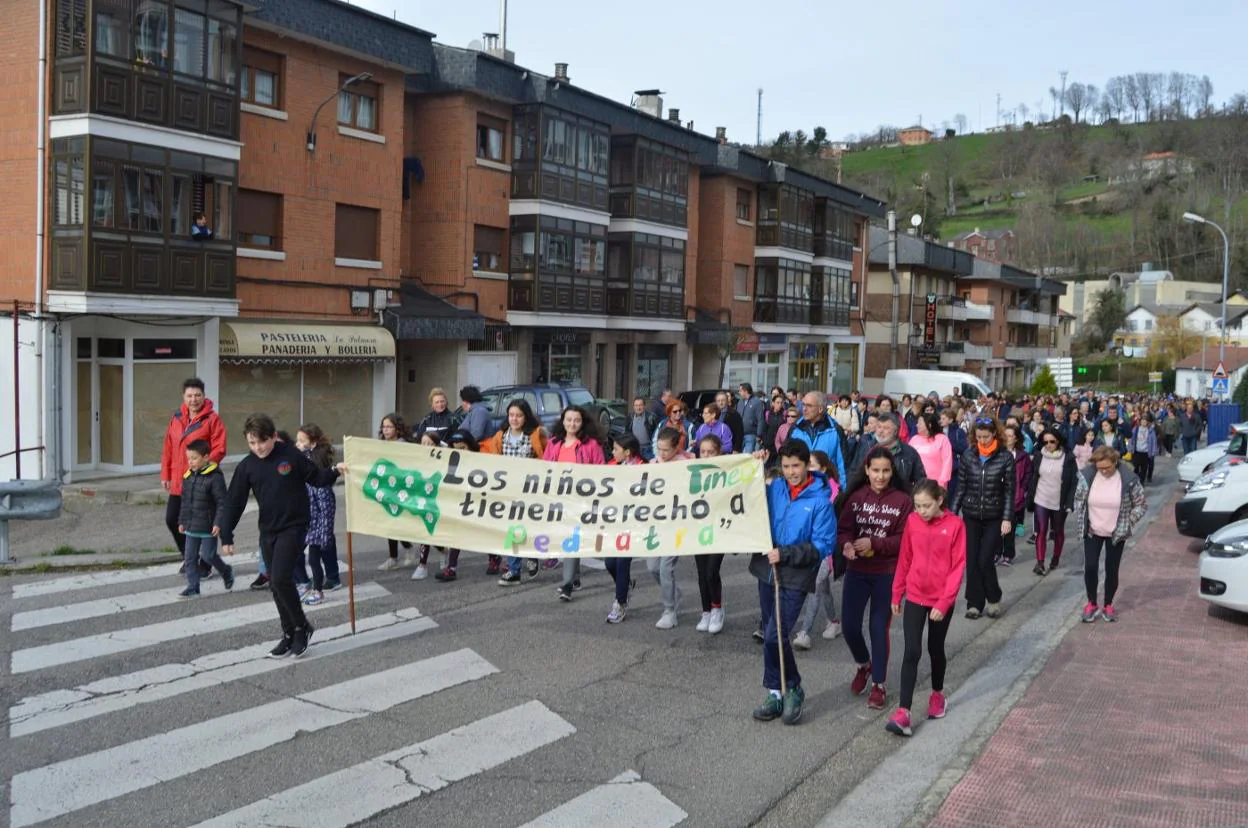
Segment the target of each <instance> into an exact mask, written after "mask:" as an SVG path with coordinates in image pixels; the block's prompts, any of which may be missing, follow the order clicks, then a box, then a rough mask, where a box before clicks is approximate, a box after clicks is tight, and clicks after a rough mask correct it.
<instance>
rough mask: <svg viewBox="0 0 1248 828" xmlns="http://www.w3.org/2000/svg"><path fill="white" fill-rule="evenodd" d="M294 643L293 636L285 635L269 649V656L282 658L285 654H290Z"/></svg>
mask: <svg viewBox="0 0 1248 828" xmlns="http://www.w3.org/2000/svg"><path fill="white" fill-rule="evenodd" d="M293 645H294V639H293V638H285V637H283V638H282V640H281V641H279V642H277V646H276V647H274V648H273V649H271V650H269V658H282V657H283V656H288V655H290V649H291V647H292V646H293Z"/></svg>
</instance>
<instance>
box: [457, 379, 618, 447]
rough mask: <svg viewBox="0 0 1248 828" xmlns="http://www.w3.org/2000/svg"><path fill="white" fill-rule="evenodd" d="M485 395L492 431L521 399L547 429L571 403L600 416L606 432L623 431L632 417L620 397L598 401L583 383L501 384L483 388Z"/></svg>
mask: <svg viewBox="0 0 1248 828" xmlns="http://www.w3.org/2000/svg"><path fill="white" fill-rule="evenodd" d="M481 396H482V398H483V399H484V400H485V404H486V406H487V407H488V408H489V409H490V427H489V433H490V434H493V433H494V432H496V431H498V430H499V429H500V428H502V427H503V425H504V423H505V422H506V420H507V404H508V403H510V402H511V401H512V400H514V399H517V398H519V399H522V400H525V401H527V402H528V404H529V406H530V407H531V408H532V409H533V413H534V414H536V415H537V418H538V419H539V420H541V421H542V426H543V427H544V428H545V429H546V431H547V432H549V431H550V429H551V427H552V426H553V425H554V424H555V423H557V422H558V421H559V415H560V413H562V411H563V409H565V408H567V407H568V406H569V405H579V406H581V407H583V408H585V409H586V410H587V411H589V412H590V413H591V414H593V415H594V416H595V417H597V418H598V428H599V430H600V431H601V432H602V433H603V434H604V435H607V436H615V435H616V434H623V433H624V431H625V430H626V429H627V428H628V417H627V415H626V414H625V413H624V412H625V408H624V404H623V403H622V402H621V401H620V400H596V399H594V395H593V394H591V393H590V392H589V389H587V388H583V387H581V386H579V385H560V384H557V383H550V384H540V383H535V384H532V385H497V386H495V387H493V388H487V389H485V390H484V391H482V392H481Z"/></svg>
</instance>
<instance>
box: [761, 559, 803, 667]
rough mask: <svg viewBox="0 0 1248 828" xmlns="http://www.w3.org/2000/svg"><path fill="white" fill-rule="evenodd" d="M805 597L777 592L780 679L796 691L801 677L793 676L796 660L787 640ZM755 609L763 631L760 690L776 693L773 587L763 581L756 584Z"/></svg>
mask: <svg viewBox="0 0 1248 828" xmlns="http://www.w3.org/2000/svg"><path fill="white" fill-rule="evenodd" d="M805 603H806V593H805V592H803V591H802V590H800V589H785V588H784V587H781V588H780V619H779V621H780V629H781V630H782V631H783V632H784V635H783V636H782V640H783V644H784V678H785V683H786V684H787V685H788V686H789V687H790V688H792V687H799V686H801V683H802V675H801V673H799V672H797V660H796V659H794V658H793V645H792V644H791V643H789V638H790V636H792V634H793V629H794V628H795V627H796V626H797V619H798V616H799V615H801V614H802V605H803V604H805ZM758 608H759V610H760V611H761V612H762V615H763V620H762V628H763V687H764V688H766V689H767V690H775V691H777V692H778V691H779V690H780V651H779V647H777V645H776V593H775V587H774V586H772V585H771V584H770V583H768V582H766V581H759V582H758Z"/></svg>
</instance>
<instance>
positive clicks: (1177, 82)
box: [1166, 72, 1191, 121]
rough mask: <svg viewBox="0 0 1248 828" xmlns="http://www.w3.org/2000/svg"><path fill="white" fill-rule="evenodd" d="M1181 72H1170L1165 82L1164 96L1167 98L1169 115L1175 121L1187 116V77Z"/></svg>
mask: <svg viewBox="0 0 1248 828" xmlns="http://www.w3.org/2000/svg"><path fill="white" fill-rule="evenodd" d="M1190 77H1191V76H1190V75H1185V74H1183V73H1182V72H1171V73H1170V78H1169V80H1168V81H1167V83H1166V97H1167V98H1168V102H1169V108H1170V117H1171V118H1173V119H1175V120H1176V121H1177V120H1179V119H1181V118H1184V117H1186V116H1187V101H1188V91H1187V90H1188V78H1190Z"/></svg>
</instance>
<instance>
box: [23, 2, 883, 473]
mask: <svg viewBox="0 0 1248 828" xmlns="http://www.w3.org/2000/svg"><path fill="white" fill-rule="evenodd" d="M6 12H7V15H6V26H5V30H4V33H3V35H0V43H2V44H3V46H4V48H3V49H0V68H3V71H4V73H5V77H6V84H5V86H4V88H3V90H0V95H3V96H4V99H5V103H6V104H7V105H8V106H7V108H6V110H5V112H6V114H5V115H4V116H3V118H2V119H0V135H2V136H3V139H4V140H0V170H3V171H4V173H5V175H4V176H2V177H0V210H3V211H4V214H3V215H4V221H2V222H0V250H2V251H3V252H4V254H5V266H4V269H3V271H0V288H2V289H0V301H5V302H10V303H11V302H12V301H13V300H17V301H19V302H20V304H21V314H20V318H19V320H18V324H19V329H18V331H17V333H18V339H19V340H20V344H19V348H18V354H17V355H16V359H15V358H14V355H13V354H12V352H11V347H12V346H11V344H8V343H11V341H12V338H13V337H12V333H13V330H12V327H11V325H12V324H13V322H12V320H3V321H0V340H2V341H3V342H5V343H6V345H5V346H0V347H7V348H9V349H10V350H8V351H3V350H0V359H3V360H6V361H12V362H15V364H17V365H18V367H19V372H18V374H19V377H20V378H21V380H22V382H23V390H22V393H21V395H20V400H19V401H18V402H17V403H16V405H18V406H20V408H17V409H14V408H13V406H14V403H13V402H12V401H10V402H9V403H7V405H8V408H4V409H0V414H2V415H3V420H4V421H5V422H6V423H7V422H12V421H13V419H14V418H13V417H12V415H13V414H15V413H17V411H20V413H21V419H22V422H23V434H22V439H21V445H22V447H30V446H41V447H43V452H42V462H38V461H34V460H32V459H29V458H31V455H29V454H28V455H26V457H27V458H28V459H27V461H26V462H25V463H24V464H23V473H24V475H25V476H37V475H38V474H40V473H44V474H48V475H52V476H56V475H59V474H67V475H69V476H79V477H82V476H88V475H91V474H99V473H108V472H133V471H148V470H152V469H154V468H155V467H156V464H157V463H158V461H159V455H160V438H161V435H162V433H163V429H164V427H165V424H166V423H167V421H168V417H169V413H170V411H171V410H173V408H174V407H175V406H176V405H177V403H178V391H179V387H180V382H181V380H182V379H183V378H185V377H186V376H190V375H198V376H200V377H202V378H203V379H204V380H205V381H206V383H207V385H208V388H209V395H210V397H212V398H213V399H214V401H215V402H216V403H217V405H218V408H219V409H220V410H221V412H222V414H223V416H224V418H225V421H226V424H227V427H228V428H229V430H230V432H231V442H232V451H233V452H234V453H237V451H238V449H239V448H240V447H241V446H242V444H243V441H242V439H241V435H240V433H239V429H240V426H241V423H242V419H243V418H244V417H245V416H246V414H247V413H249V412H250V411H252V410H255V409H264V410H267V411H269V412H271V413H272V414H273V415H274V416H275V418H276V419H277V420H278V422H279V424H280V425H281V426H282V427H285V428H293V427H295V426H296V425H297V424H298V423H300V422H304V421H307V420H315V421H316V422H318V424H320V425H321V426H322V427H323V428H324V429H325V430H326V432H327V433H328V434H330V435H331V436H333V437H334V438H335V439H337V438H340V437H341V436H342V435H346V434H369V433H371V432H372V431H373V430H374V429H375V427H376V422H377V421H378V419H379V418H380V417H381V416H382V415H383V414H384V413H385V412H387V411H389V410H391V409H393V408H395V407H396V405H397V407H398V408H399V410H402V411H405V412H407V413H408V414H409V416H417V415H419V414H420V413H422V412H423V411H424V410H425V407H426V400H425V395H426V394H427V392H428V389H429V388H430V387H431V386H432V385H443V386H445V387H447V388H451V389H453V388H457V387H458V386H460V385H462V384H465V383H468V382H473V383H476V384H478V385H481V386H488V385H491V384H499V383H507V382H514V381H519V382H525V381H531V380H535V379H542V380H547V381H574V382H580V383H583V384H585V385H586V386H587V387H589V388H590V389H591V390H592V391H593V392H594V393H595V394H596V395H599V396H605V397H628V396H631V395H632V394H634V393H642V394H657V393H658V391H659V390H661V389H662V388H663V387H664V386H667V385H670V386H674V387H701V386H714V385H718V384H719V383H720V382H721V381H722V380H723V379H724V378H725V377H727V378H728V379H730V380H731V381H733V382H736V381H745V380H751V381H753V382H755V384H756V385H770V384H782V385H786V386H787V385H797V386H800V387H836V388H838V389H839V388H842V387H843V388H844V389H845V390H848V388H849V387H851V386H853V385H856V380H857V377H858V376H860V373H861V364H862V359H863V356H864V350H865V348H864V344H865V340H864V338H863V328H862V319H861V312H860V309H859V308H858V307H857V297H858V292H859V287H860V285H861V284H862V282H863V281H864V280H865V277H866V256H865V254H864V252H863V251H864V250H865V249H866V233H867V220H868V218H869V217H872V216H880V215H882V213H883V209H884V208H883V204H881V203H880V202H878V201H875V200H873V199H869V198H867V197H865V196H863V195H861V194H859V193H857V192H854V191H851V190H848V189H846V188H843V187H840V186H838V185H835V184H832V183H830V182H826V181H822V180H820V179H817V178H813V177H811V176H807V175H805V174H802V173H799V172H797V171H795V170H790V169H786V168H785V167H784V166H783V165H778V164H772V163H771V162H769V161H767V160H766V159H763V158H760V157H758V156H756V155H753V154H751V153H749V152H745V151H743V150H738V149H736V148H734V147H732V146H730V145H728V144H727V143H726V142H724V141H723V140H722V139H719V138H710V137H707V136H704V135H700V134H698V133H696V132H694V131H692V130H691V129H689V128H687V127H686V126H685V125H683V124H682V123H681V122H680V119H679V116H678V114H677V113H675V112H674V111H673V112H671V113H669V115H668V117H666V118H665V117H662V115H663V112H662V102H661V100H660V99H659V97H658V94H657V93H651V94H648V95H639V96H638V98H637V100H636V102H635V105H632V106H630V105H625V104H621V103H618V102H615V101H611V100H608V99H606V98H603V97H601V96H598V95H595V94H594V93H592V92H589V91H587V90H584V89H581V88H579V87H576V86H575V85H573V83H572V82H571V80H570V78H569V77H568V76H567V73H566V68H560V69H558V70H557V71H556V73H555V74H553V75H551V76H545V75H541V74H539V73H537V72H533V71H530V70H527V69H525V68H523V67H521V66H517V65H515V64H514V63H513V62H511V61H510V60H508V59H505V58H504V56H502V55H501V53H500V54H499V56H494V55H491V54H488V53H487V52H476V51H467V50H461V49H453V48H450V47H445V46H442V45H440V44H437V43H435V42H434V41H433V35H432V34H430V33H428V32H424V31H422V30H420V29H416V28H413V27H411V26H407V25H404V24H401V23H398V22H396V21H394V20H390V19H388V18H385V17H381V16H379V15H375V14H372V13H370V12H367V11H364V10H362V9H359V8H357V7H353V6H350V5H348V4H345V3H341V2H338V1H337V0H265V1H264V2H263V3H256V4H248V5H240V4H238V3H235V2H231V1H230V0H177V2H176V4H175V3H174V2H173V0H44V2H43V3H42V5H41V4H17V3H10V4H6ZM41 32H45V33H46V40H45V41H44V42H43V44H42V46H41V39H40V33H41ZM35 194H38V195H39V197H40V201H39V202H38V203H35V199H32V195H35ZM198 212H203V213H205V214H206V216H207V223H208V225H209V226H210V227H211V228H212V230H213V231H214V233H215V237H214V238H212V239H211V240H200V239H193V238H192V235H191V224H192V217H193V216H194V215H195V214H196V213H198ZM6 364H7V362H6ZM6 396H7V395H6ZM3 405H5V404H4V403H0V406H3ZM4 431H5V433H4V434H2V435H0V455H2V454H4V453H5V452H6V451H8V450H10V449H12V448H13V447H14V446H13V435H12V434H11V433H9V430H8V429H7V428H6V429H5V430H4ZM14 471H15V469H14V468H13V462H12V457H9V458H3V459H0V477H4V476H11V475H12V473H13V472H14Z"/></svg>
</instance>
